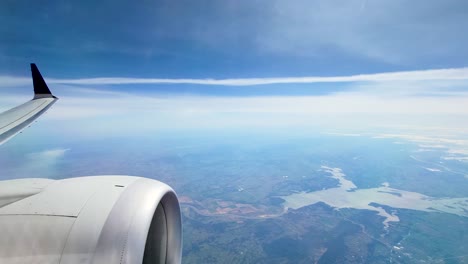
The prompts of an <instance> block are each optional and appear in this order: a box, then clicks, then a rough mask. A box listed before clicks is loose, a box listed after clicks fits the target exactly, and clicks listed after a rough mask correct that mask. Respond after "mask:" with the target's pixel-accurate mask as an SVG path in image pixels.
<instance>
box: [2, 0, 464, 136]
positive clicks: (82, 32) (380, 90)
mask: <svg viewBox="0 0 468 264" xmlns="http://www.w3.org/2000/svg"><path fill="white" fill-rule="evenodd" d="M0 25H1V26H0V34H1V35H2V41H1V42H0V95H1V96H0V108H1V109H7V108H8V107H11V106H14V105H15V104H16V103H19V102H21V101H24V100H27V99H28V98H29V97H30V89H31V85H30V79H29V78H30V77H29V68H28V67H29V63H30V62H36V63H37V64H38V66H39V68H40V70H41V71H42V73H43V75H44V76H45V78H46V80H47V81H48V83H49V85H50V86H51V89H52V90H53V91H55V93H56V94H57V95H58V96H59V97H60V98H61V100H60V101H59V103H57V105H56V106H55V107H54V110H53V111H51V112H50V113H49V115H48V116H47V117H45V120H46V121H47V120H55V121H53V122H57V121H56V120H57V119H60V120H64V121H61V122H65V121H69V122H71V121H70V120H73V122H75V123H79V124H80V125H79V126H77V127H76V128H77V129H78V130H79V131H81V130H83V129H84V127H92V128H93V129H94V130H97V128H96V127H95V125H96V124H102V122H106V123H107V124H109V127H108V128H107V129H106V128H103V133H104V134H105V133H107V132H109V131H110V130H111V128H110V127H112V125H111V124H113V125H115V126H117V125H118V126H119V127H120V128H128V127H135V128H138V129H139V131H151V130H152V129H153V128H154V127H151V128H150V125H149V124H147V123H148V122H147V120H148V119H150V118H154V116H157V117H158V120H159V122H157V123H158V124H157V125H154V126H159V127H166V128H167V127H169V128H174V129H175V128H186V127H191V128H195V127H210V128H213V127H222V128H232V127H247V128H248V127H252V126H263V127H272V126H273V127H276V126H282V127H290V126H298V127H304V126H310V124H322V125H323V126H325V127H327V128H329V129H337V128H341V127H346V128H348V129H349V128H353V129H356V127H365V128H363V129H366V128H368V127H369V126H378V127H386V126H390V125H392V126H393V127H408V126H411V127H417V128H418V129H419V130H427V129H425V128H427V127H436V128H441V127H443V128H446V127H450V128H452V129H453V130H456V131H461V129H466V120H467V119H466V117H467V116H468V107H466V105H468V68H467V66H468V65H467V61H468V48H467V47H468V35H467V34H464V33H465V31H466V29H467V28H468V4H467V3H466V1H462V0H460V1H455V0H447V1H436V0H424V1H422V0H416V1H400V0H392V1H375V0H359V1H354V0H349V1H330V0H327V1H306V0H297V1H280V0H264V1H214V0H213V1H206V0H204V1H189V0H177V1H172V0H165V1H141V2H139V3H138V4H136V3H134V2H133V1H99V2H95V1H47V3H41V2H37V1H33V2H30V1H4V2H2V3H1V4H0ZM363 75H364V76H363ZM135 116H139V117H140V119H139V120H136V119H135ZM117 117H119V118H120V119H119V120H117ZM80 122H81V123H80ZM390 123H391V124H390ZM96 126H98V125H96ZM98 127H102V126H98ZM80 129H81V130H80ZM122 131H125V129H122ZM81 132H82V133H81V134H80V135H82V134H86V131H84V130H83V131H81Z"/></svg>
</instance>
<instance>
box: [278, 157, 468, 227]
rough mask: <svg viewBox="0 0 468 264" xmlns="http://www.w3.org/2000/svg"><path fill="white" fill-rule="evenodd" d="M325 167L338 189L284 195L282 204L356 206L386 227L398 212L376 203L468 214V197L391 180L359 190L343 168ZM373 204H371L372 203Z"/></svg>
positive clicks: (395, 220) (395, 218)
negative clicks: (394, 184)
mask: <svg viewBox="0 0 468 264" xmlns="http://www.w3.org/2000/svg"><path fill="white" fill-rule="evenodd" d="M321 168H322V170H324V171H325V172H328V173H329V174H330V177H332V178H334V179H337V180H338V181H339V185H338V186H337V187H336V188H330V189H326V190H321V191H316V192H309V193H307V192H300V193H294V194H291V195H288V196H281V198H282V199H284V200H285V202H284V203H283V206H285V207H287V208H292V209H298V208H301V207H304V206H307V205H311V204H315V203H318V202H324V203H326V204H328V205H330V206H332V207H335V208H337V209H340V208H355V209H365V210H371V211H376V212H377V213H378V214H379V215H381V216H383V217H385V220H384V221H383V225H384V226H385V228H387V227H388V226H389V223H390V222H398V221H399V220H400V219H399V218H398V216H397V214H396V213H395V212H387V211H386V210H385V209H384V208H382V207H379V206H378V205H376V204H380V205H386V206H389V207H393V208H402V209H412V210H419V211H425V212H444V213H449V214H455V215H460V216H464V217H468V197H465V198H443V199H440V198H433V197H430V196H426V195H424V194H420V193H416V192H408V191H404V190H398V189H394V188H391V187H390V186H389V184H388V183H384V184H382V186H381V187H378V188H370V189H358V188H357V187H356V185H355V184H354V183H353V182H352V181H350V180H348V179H346V178H345V177H346V175H345V174H344V173H343V171H342V170H341V169H340V168H330V167H327V166H322V167H321ZM371 204H372V205H371Z"/></svg>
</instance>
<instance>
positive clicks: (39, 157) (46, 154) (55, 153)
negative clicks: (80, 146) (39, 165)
mask: <svg viewBox="0 0 468 264" xmlns="http://www.w3.org/2000/svg"><path fill="white" fill-rule="evenodd" d="M69 150H70V149H66V148H57V149H49V150H44V151H41V152H35V153H31V154H29V158H31V159H33V160H36V161H38V162H44V161H46V162H51V161H55V160H57V159H59V158H61V157H63V156H64V155H65V153H66V152H67V151H69Z"/></svg>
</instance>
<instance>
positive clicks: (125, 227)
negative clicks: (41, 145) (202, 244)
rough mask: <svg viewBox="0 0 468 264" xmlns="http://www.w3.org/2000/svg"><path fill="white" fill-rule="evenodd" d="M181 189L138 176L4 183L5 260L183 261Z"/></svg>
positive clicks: (0, 187) (0, 194)
mask: <svg viewBox="0 0 468 264" xmlns="http://www.w3.org/2000/svg"><path fill="white" fill-rule="evenodd" d="M181 252H182V229H181V217H180V208H179V203H178V200H177V196H176V194H175V192H174V191H173V190H172V189H171V188H170V187H169V186H168V185H166V184H164V183H162V182H159V181H156V180H151V179H146V178H140V177H132V176H90V177H79V178H69V179H63V180H49V179H18V180H9V181H2V182H0V263H57V264H58V263H60V264H71V263H96V264H97V263H99V264H101V263H119V264H123V263H128V264H130V263H132V264H133V263H145V264H146V263H180V262H181Z"/></svg>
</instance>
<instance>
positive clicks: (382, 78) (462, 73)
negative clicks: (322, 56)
mask: <svg viewBox="0 0 468 264" xmlns="http://www.w3.org/2000/svg"><path fill="white" fill-rule="evenodd" d="M435 80H442V81H448V80H451V81H454V80H468V68H453V69H432V70H418V71H401V72H386V73H375V74H359V75H350V76H326V77H323V76H304V77H274V78H232V79H184V78H181V79H167V78H122V77H102V78H81V79H55V78H47V82H48V83H49V84H68V85H119V84H197V85H223V86H252V85H266V84H292V83H338V82H391V81H407V82H408V81H435ZM30 83H31V79H30V78H29V77H27V78H26V77H12V76H0V85H1V86H3V87H11V86H21V85H28V84H30Z"/></svg>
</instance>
